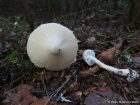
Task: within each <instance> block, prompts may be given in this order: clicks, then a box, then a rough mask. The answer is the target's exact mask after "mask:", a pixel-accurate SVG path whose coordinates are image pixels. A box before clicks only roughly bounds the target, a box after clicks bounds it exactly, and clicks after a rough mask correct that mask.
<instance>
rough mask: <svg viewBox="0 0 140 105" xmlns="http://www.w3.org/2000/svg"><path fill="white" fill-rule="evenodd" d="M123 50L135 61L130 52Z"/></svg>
mask: <svg viewBox="0 0 140 105" xmlns="http://www.w3.org/2000/svg"><path fill="white" fill-rule="evenodd" d="M124 52H125V53H127V54H128V55H129V56H130V57H131V58H132V59H133V60H134V61H135V59H134V58H133V57H132V56H131V54H129V53H128V52H127V51H126V50H124Z"/></svg>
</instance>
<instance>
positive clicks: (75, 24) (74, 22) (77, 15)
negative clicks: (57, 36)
mask: <svg viewBox="0 0 140 105" xmlns="http://www.w3.org/2000/svg"><path fill="white" fill-rule="evenodd" d="M86 1H87V0H85V1H84V2H83V4H82V5H81V7H80V8H79V10H78V13H77V16H76V19H75V21H74V25H73V26H72V30H73V29H74V26H75V25H76V20H77V19H78V16H79V13H80V10H81V9H82V7H83V5H84V4H85V2H86Z"/></svg>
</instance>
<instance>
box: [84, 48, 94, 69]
mask: <svg viewBox="0 0 140 105" xmlns="http://www.w3.org/2000/svg"><path fill="white" fill-rule="evenodd" d="M91 57H95V52H94V51H93V50H90V49H87V50H85V51H84V52H83V58H84V60H85V61H86V63H87V64H88V65H89V66H92V65H93V64H94V61H93V60H92V59H91Z"/></svg>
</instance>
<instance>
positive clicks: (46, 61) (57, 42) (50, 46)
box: [27, 23, 78, 70]
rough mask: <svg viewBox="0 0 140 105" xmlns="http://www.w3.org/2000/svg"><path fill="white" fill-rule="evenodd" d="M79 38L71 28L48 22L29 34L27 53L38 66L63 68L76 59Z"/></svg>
mask: <svg viewBox="0 0 140 105" xmlns="http://www.w3.org/2000/svg"><path fill="white" fill-rule="evenodd" d="M77 50H78V40H77V39H76V37H75V35H74V34H73V32H72V31H71V30H69V29H68V28H66V27H64V26H62V25H60V24H57V23H47V24H42V25H40V26H39V27H38V28H36V29H35V30H34V31H33V32H32V33H31V34H30V36H29V39H28V42H27V53H28V56H29V58H30V60H31V61H32V63H34V64H35V65H36V66H38V67H40V68H43V67H45V68H46V69H47V70H63V69H65V68H66V67H68V66H70V65H71V64H72V63H73V62H74V61H75V59H76V55H77Z"/></svg>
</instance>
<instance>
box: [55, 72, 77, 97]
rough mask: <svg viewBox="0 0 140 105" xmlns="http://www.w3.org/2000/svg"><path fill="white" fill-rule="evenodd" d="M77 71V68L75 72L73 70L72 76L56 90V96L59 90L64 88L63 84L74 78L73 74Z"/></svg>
mask: <svg viewBox="0 0 140 105" xmlns="http://www.w3.org/2000/svg"><path fill="white" fill-rule="evenodd" d="M76 72H77V70H75V71H74V72H73V74H72V75H71V77H70V78H69V79H67V81H66V82H65V83H64V84H63V85H62V86H61V87H59V88H58V89H57V90H56V94H55V95H54V97H56V96H57V94H58V93H59V91H60V90H61V89H62V88H63V86H64V85H65V84H66V83H67V82H68V81H69V80H70V79H71V78H72V76H73V75H74V74H75V73H76Z"/></svg>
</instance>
